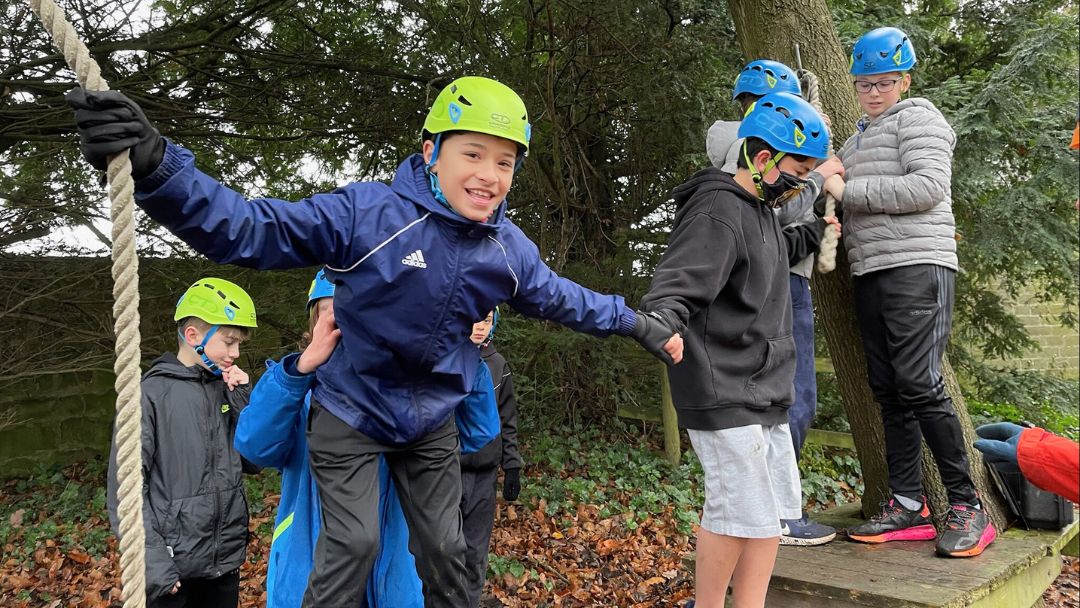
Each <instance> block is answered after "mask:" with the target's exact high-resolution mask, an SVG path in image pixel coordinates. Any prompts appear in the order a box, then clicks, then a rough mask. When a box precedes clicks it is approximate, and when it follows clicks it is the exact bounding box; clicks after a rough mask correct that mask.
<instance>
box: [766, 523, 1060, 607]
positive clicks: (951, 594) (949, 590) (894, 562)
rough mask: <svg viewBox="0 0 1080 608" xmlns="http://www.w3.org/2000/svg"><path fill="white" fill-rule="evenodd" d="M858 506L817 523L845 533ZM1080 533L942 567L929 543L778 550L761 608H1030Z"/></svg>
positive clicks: (1003, 541) (1033, 537)
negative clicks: (861, 607)
mask: <svg viewBox="0 0 1080 608" xmlns="http://www.w3.org/2000/svg"><path fill="white" fill-rule="evenodd" d="M858 509H859V507H858V505H845V506H844V507H840V508H838V509H834V510H833V511H832V512H829V513H826V514H822V516H821V517H818V518H817V519H818V520H819V521H821V522H822V523H827V524H829V525H833V526H836V527H837V528H838V529H840V528H847V527H849V526H852V525H854V524H856V523H858V522H859V521H860V520H859V518H858V514H859V510H858ZM1078 529H1080V523H1078V522H1077V521H1074V522H1073V523H1072V525H1070V526H1069V527H1068V528H1066V529H1065V530H1062V531H1060V532H1044V531H1039V532H1036V531H1027V530H1018V529H1014V530H1009V531H1007V532H1005V533H1004V534H1002V535H999V536H998V539H997V540H996V541H995V542H994V544H993V545H991V547H990V549H989V550H987V551H986V552H985V553H984V554H983V555H980V556H979V557H974V558H968V559H947V558H941V557H937V556H935V555H934V544H933V542H895V543H887V544H882V545H865V544H861V543H855V542H851V541H848V540H847V539H843V538H838V539H837V540H836V541H834V542H832V543H829V544H827V545H823V546H820V547H781V548H780V555H779V556H778V557H777V561H776V568H775V570H774V571H773V578H772V583H771V586H770V590H769V600H768V606H776V607H780V606H783V607H785V608H802V607H810V606H814V607H820V606H830V607H832V606H837V607H850V606H881V607H884V606H888V607H900V606H926V607H935V608H954V607H956V608H959V607H960V606H975V607H979V608H990V607H993V608H1029V607H1031V606H1041V605H1042V599H1041V597H1042V593H1043V591H1044V590H1045V589H1046V588H1047V587H1049V586H1050V583H1051V582H1052V581H1053V580H1054V579H1055V578H1056V577H1057V576H1058V574H1060V572H1061V549H1062V547H1064V546H1065V545H1066V544H1068V543H1070V541H1072V540H1073V539H1074V538H1075V537H1076V535H1077V531H1078Z"/></svg>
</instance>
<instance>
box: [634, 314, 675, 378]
mask: <svg viewBox="0 0 1080 608" xmlns="http://www.w3.org/2000/svg"><path fill="white" fill-rule="evenodd" d="M636 314H637V324H635V325H634V331H632V332H630V337H631V338H633V339H635V340H637V341H638V344H641V346H643V347H644V348H645V350H647V351H649V352H650V353H652V354H653V355H655V356H656V357H657V358H658V359H660V360H661V361H663V362H664V363H667V364H668V365H675V361H674V360H673V359H672V358H671V355H669V354H668V353H667V351H665V350H664V345H665V344H667V341H668V340H670V339H671V336H672V335H673V334H677V333H680V330H679V326H678V324H677V323H676V322H675V321H673V320H672V319H671V318H670V317H671V313H669V312H668V311H656V312H641V311H640V310H639V311H636Z"/></svg>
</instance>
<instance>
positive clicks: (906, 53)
mask: <svg viewBox="0 0 1080 608" xmlns="http://www.w3.org/2000/svg"><path fill="white" fill-rule="evenodd" d="M915 62H916V59H915V46H914V45H912V44H911V40H910V39H909V38H908V35H907V34H905V33H904V31H903V30H901V29H897V28H895V27H879V28H877V29H876V30H870V31H869V32H866V33H865V34H863V35H862V37H861V38H859V39H858V40H856V41H855V47H854V48H853V49H852V50H851V58H850V59H849V61H848V69H849V70H850V71H851V74H852V75H853V76H870V75H872V74H886V73H888V72H907V71H908V70H910V69H911V68H913V67H915Z"/></svg>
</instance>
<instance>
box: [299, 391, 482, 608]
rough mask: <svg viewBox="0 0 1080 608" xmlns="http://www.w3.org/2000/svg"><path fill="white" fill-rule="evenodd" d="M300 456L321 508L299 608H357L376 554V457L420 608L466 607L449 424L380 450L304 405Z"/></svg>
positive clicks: (454, 435)
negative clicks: (403, 529) (402, 524)
mask: <svg viewBox="0 0 1080 608" xmlns="http://www.w3.org/2000/svg"><path fill="white" fill-rule="evenodd" d="M307 437H308V454H309V458H310V462H311V470H312V473H313V474H314V477H315V483H316V485H318V487H319V499H320V500H321V502H322V531H321V532H320V533H319V540H318V542H317V543H316V545H315V563H314V565H313V568H312V571H311V576H310V577H309V578H308V587H307V590H306V591H305V593H304V601H303V606H304V608H356V607H357V606H363V605H364V601H365V597H364V589H365V587H366V585H367V579H368V576H369V575H370V574H371V568H372V566H373V565H374V563H375V557H376V554H377V553H378V550H379V509H378V503H379V475H378V468H379V463H378V457H379V455H380V454H382V455H383V456H384V457H385V458H386V462H387V464H389V465H390V476H391V477H392V478H393V480H394V487H395V488H396V489H397V492H398V497H399V498H400V499H401V508H402V510H403V511H404V512H405V521H406V522H408V525H409V551H410V552H411V553H412V554H413V557H414V558H416V572H417V574H419V575H420V580H421V582H422V583H423V589H424V606H426V607H427V608H461V606H463V605H464V604H465V602H466V589H467V584H468V581H467V573H466V570H465V537H464V535H463V533H462V528H461V469H460V464H459V462H458V449H459V445H458V432H457V425H456V424H455V422H454V417H453V416H451V417H450V418H449V419H448V420H447V421H446V424H444V425H442V427H440V428H438V429H436V430H434V431H432V432H431V433H429V434H428V435H427V436H425V437H422V438H421V439H419V440H417V441H416V442H415V443H412V444H410V445H408V446H406V447H400V448H397V447H391V446H387V445H383V444H380V443H378V442H376V441H375V440H373V439H371V438H370V437H368V436H367V435H364V434H363V433H361V432H360V431H357V430H355V429H353V428H352V427H350V426H349V425H347V424H345V423H344V422H342V421H341V420H340V419H339V418H338V417H337V416H335V415H334V414H332V413H330V412H328V411H326V410H325V409H323V408H322V407H320V406H319V405H318V403H317V402H315V401H314V400H312V403H311V414H310V415H309V416H308V429H307Z"/></svg>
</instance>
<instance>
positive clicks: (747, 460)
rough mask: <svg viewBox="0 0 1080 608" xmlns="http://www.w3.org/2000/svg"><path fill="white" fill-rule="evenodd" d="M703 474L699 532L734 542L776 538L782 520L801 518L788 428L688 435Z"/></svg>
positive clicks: (759, 427) (743, 428)
mask: <svg viewBox="0 0 1080 608" xmlns="http://www.w3.org/2000/svg"><path fill="white" fill-rule="evenodd" d="M689 434H690V443H691V444H693V446H694V452H696V453H697V456H698V460H700V461H701V468H702V469H703V470H704V472H705V506H704V508H703V513H702V516H701V527H702V528H705V529H706V530H708V531H709V532H712V533H714V534H721V535H723V536H734V537H737V538H770V537H773V536H780V520H781V519H798V518H799V517H801V516H802V486H801V484H800V482H799V465H798V464H797V463H796V462H795V448H794V447H793V445H792V443H791V431H789V430H788V425H786V424H776V425H772V426H762V425H758V424H755V425H751V426H740V427H736V428H733V429H722V430H719V431H695V430H690V431H689Z"/></svg>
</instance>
